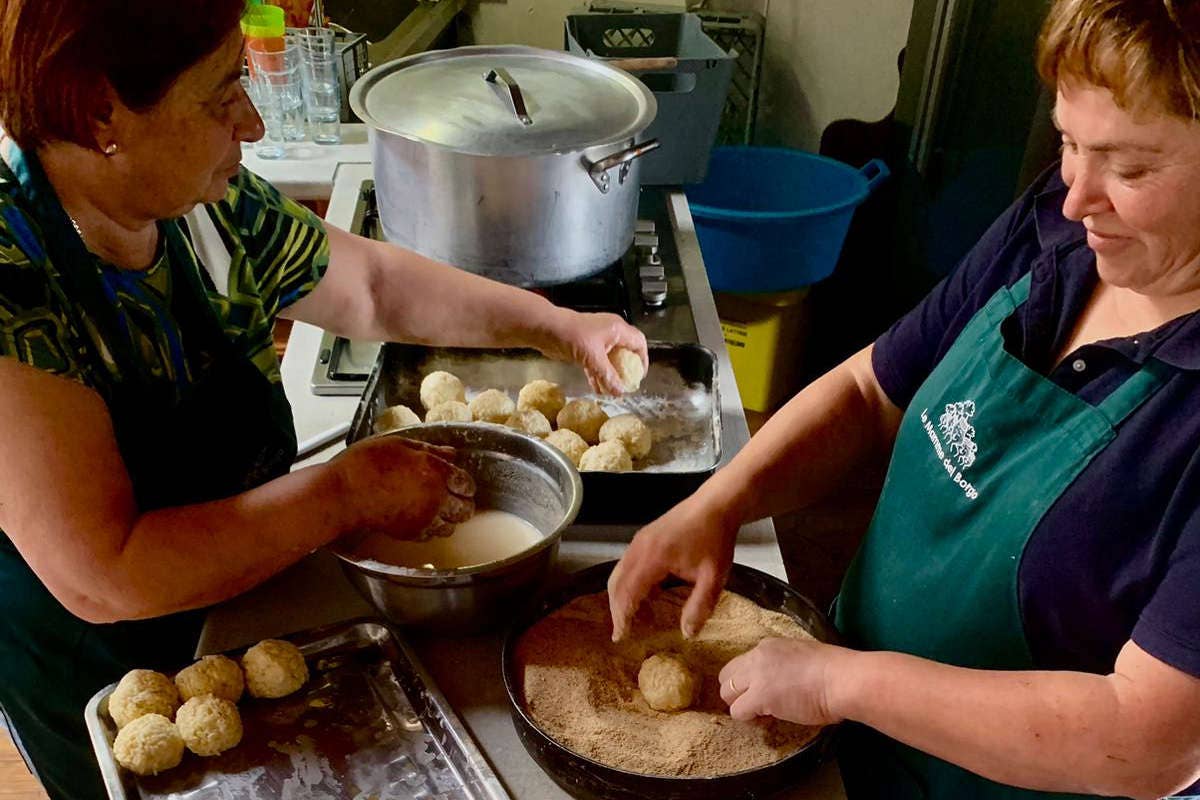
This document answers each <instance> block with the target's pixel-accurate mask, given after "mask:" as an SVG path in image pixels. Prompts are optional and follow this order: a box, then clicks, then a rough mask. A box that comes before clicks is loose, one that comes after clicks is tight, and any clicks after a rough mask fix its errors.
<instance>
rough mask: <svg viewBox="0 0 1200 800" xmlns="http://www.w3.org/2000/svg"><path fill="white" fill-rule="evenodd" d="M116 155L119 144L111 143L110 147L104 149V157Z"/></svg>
mask: <svg viewBox="0 0 1200 800" xmlns="http://www.w3.org/2000/svg"><path fill="white" fill-rule="evenodd" d="M116 154H117V143H116V142H109V143H108V146H107V147H105V148H104V155H106V156H115V155H116Z"/></svg>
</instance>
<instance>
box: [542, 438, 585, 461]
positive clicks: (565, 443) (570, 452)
mask: <svg viewBox="0 0 1200 800" xmlns="http://www.w3.org/2000/svg"><path fill="white" fill-rule="evenodd" d="M546 444H550V445H553V446H555V447H557V448H558V449H559V450H561V451H562V453H563V455H565V456H566V457H567V458H569V459H570V460H571V463H572V464H574V465H575V466H576V467H578V466H579V459H581V458H583V454H584V453H586V452H587V449H588V443H587V442H585V441H584V440H583V437H582V436H580V435H579V434H578V433H576V432H575V431H573V430H571V429H569V428H560V429H558V430H556V431H554V432H553V433H551V434H550V435H549V436H547V437H546Z"/></svg>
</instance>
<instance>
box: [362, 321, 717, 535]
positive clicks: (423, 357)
mask: <svg viewBox="0 0 1200 800" xmlns="http://www.w3.org/2000/svg"><path fill="white" fill-rule="evenodd" d="M436 370H445V371H446V372H450V373H453V374H454V375H457V376H458V377H459V379H460V380H462V382H463V384H464V385H465V386H466V390H467V399H468V400H470V399H471V398H472V397H474V396H475V395H476V394H478V393H479V392H482V391H483V390H485V389H500V390H501V391H504V392H507V393H508V395H509V396H510V397H512V398H513V399H514V400H515V399H516V397H517V393H518V392H519V391H520V390H521V387H522V386H524V385H525V384H526V383H528V382H529V381H532V380H534V379H536V378H542V379H545V380H549V381H554V382H555V383H557V384H558V385H559V386H560V387H562V390H563V392H564V393H565V394H566V396H567V397H568V398H570V399H574V398H579V397H583V398H588V399H592V400H595V401H597V402H598V403H600V405H601V406H603V407H604V410H605V411H606V412H608V414H609V415H610V416H611V415H615V414H621V413H634V414H637V415H638V416H639V417H641V418H642V420H643V421H644V422H645V423H646V424H647V425H648V426H649V428H650V431H651V433H652V434H653V436H654V447H653V449H651V451H650V454H649V456H647V457H646V458H645V459H644V460H643V461H642V462H641V463H639V465H638V466H639V468H638V469H635V470H634V471H633V472H584V473H583V507H582V508H581V509H580V512H579V517H578V518H577V522H580V523H608V524H641V523H645V522H649V521H650V520H652V519H654V518H655V517H657V516H659V515H660V514H662V513H663V512H664V511H666V510H667V509H668V508H670V507H671V506H673V505H675V503H677V502H679V501H680V500H682V499H683V498H685V497H687V496H688V495H689V494H691V493H692V492H693V491H694V490H695V489H696V488H697V487H698V486H699V485H700V484H701V483H703V482H704V481H705V479H706V478H708V476H710V475H712V473H713V472H714V471H715V470H716V468H717V465H718V464H719V463H720V462H721V399H720V394H719V391H718V387H717V377H716V376H717V362H716V357H715V356H714V355H713V353H712V351H711V350H709V349H708V348H706V347H702V346H700V345H695V344H678V345H677V344H661V343H651V344H650V368H649V369H648V370H647V372H646V377H645V378H644V379H643V380H642V385H641V388H640V389H639V390H638V391H637V392H636V393H634V394H629V395H624V396H621V397H608V396H606V395H597V394H595V393H594V392H592V390H591V388H590V387H589V386H588V382H587V377H586V376H585V375H584V373H583V370H582V369H581V368H580V367H579V366H577V365H575V364H568V363H564V362H559V361H552V360H550V359H548V358H546V357H545V356H543V355H541V354H540V353H538V352H536V351H533V350H477V349H467V348H437V347H424V346H421V345H404V344H386V345H384V346H383V347H382V348H381V349H380V351H379V358H378V360H377V361H376V363H375V368H374V370H372V372H371V377H370V378H369V379H368V381H367V385H366V388H365V389H364V391H363V396H362V399H361V400H360V402H359V405H358V409H357V411H356V412H355V415H354V421H353V423H352V424H351V426H350V433H349V435H348V436H347V438H346V442H347V444H352V443H353V442H356V441H358V440H359V439H362V438H364V437H367V436H370V435H371V434H372V432H373V431H372V426H373V425H374V422H375V416H376V414H378V413H379V412H380V411H382V410H383V409H385V408H387V407H388V406H394V405H406V406H408V407H409V408H411V409H412V410H413V411H416V412H417V413H418V414H422V415H423V414H424V409H423V408H422V407H421V399H420V387H421V380H422V379H423V378H424V377H425V376H426V375H428V374H429V373H431V372H434V371H436ZM551 422H552V423H553V420H551Z"/></svg>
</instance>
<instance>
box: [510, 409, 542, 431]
mask: <svg viewBox="0 0 1200 800" xmlns="http://www.w3.org/2000/svg"><path fill="white" fill-rule="evenodd" d="M504 424H505V425H507V426H508V427H510V428H516V429H517V430H519V431H524V432H525V433H528V434H530V435H531V436H537V437H540V438H545V437H546V436H549V435H550V420H548V419H546V416H545V415H544V414H542V412H540V411H537V410H535V409H532V408H526V409H523V410H521V411H516V412H513V414H512V415H510V416H509V418H508V419H506V420H504Z"/></svg>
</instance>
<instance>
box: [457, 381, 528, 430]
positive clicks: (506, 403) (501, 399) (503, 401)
mask: <svg viewBox="0 0 1200 800" xmlns="http://www.w3.org/2000/svg"><path fill="white" fill-rule="evenodd" d="M467 408H469V409H470V410H471V417H472V418H473V419H475V420H477V421H479V422H494V423H496V424H497V425H502V424H504V421H505V420H506V419H508V417H509V415H510V414H512V413H513V412H514V411H516V410H517V407H516V406H515V405H514V404H513V401H512V398H511V397H509V396H508V395H507V394H505V393H504V392H502V391H500V390H499V389H488V390H487V391H483V392H480V393H479V394H478V395H476V396H475V398H474V399H472V400H471V402H470V403H468V404H467Z"/></svg>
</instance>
